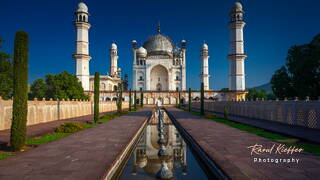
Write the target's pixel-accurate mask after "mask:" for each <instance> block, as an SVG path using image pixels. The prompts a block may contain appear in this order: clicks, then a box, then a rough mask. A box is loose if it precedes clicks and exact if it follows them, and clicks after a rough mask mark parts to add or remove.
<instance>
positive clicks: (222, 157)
mask: <svg viewBox="0 0 320 180" xmlns="http://www.w3.org/2000/svg"><path fill="white" fill-rule="evenodd" d="M167 110H168V111H169V112H170V113H171V114H172V115H173V116H174V117H175V119H176V120H177V122H178V123H179V124H180V125H182V127H183V128H184V129H185V130H186V131H187V133H188V134H189V135H191V136H192V138H193V139H194V140H195V141H196V142H197V143H198V144H199V145H200V147H201V148H202V149H203V150H204V151H205V152H206V153H207V154H208V156H209V157H210V158H211V159H213V160H214V161H215V162H216V163H217V164H218V166H220V168H221V169H222V170H223V171H224V172H225V173H226V174H227V175H228V176H229V177H230V178H231V179H237V180H238V179H259V180H260V179H290V180H303V179H308V180H310V179H319V177H320V171H319V167H320V158H319V157H316V156H313V155H311V154H310V153H307V152H302V153H294V154H292V155H291V154H290V155H287V154H284V153H282V154H275V152H276V148H275V149H274V150H273V151H272V152H273V153H271V154H270V153H263V154H260V155H257V154H253V155H251V150H250V149H249V148H248V147H249V146H252V145H255V144H260V145H263V147H264V148H271V147H272V146H273V145H274V144H275V145H276V146H278V145H279V144H278V143H275V142H273V141H270V140H268V139H265V138H262V137H259V136H256V135H254V134H250V133H247V132H245V131H241V130H238V129H235V128H232V127H228V126H225V125H223V124H221V123H217V122H214V121H212V120H209V119H205V118H202V117H200V116H196V115H193V114H191V113H188V112H185V111H182V110H179V109H176V108H167ZM254 158H261V159H265V158H269V161H271V159H278V160H279V159H291V158H294V159H297V158H298V159H299V163H278V164H276V163H271V162H269V163H267V162H265V163H263V162H262V163H258V162H255V163H254V162H253V160H254ZM266 160H267V159H266ZM278 162H279V161H278Z"/></svg>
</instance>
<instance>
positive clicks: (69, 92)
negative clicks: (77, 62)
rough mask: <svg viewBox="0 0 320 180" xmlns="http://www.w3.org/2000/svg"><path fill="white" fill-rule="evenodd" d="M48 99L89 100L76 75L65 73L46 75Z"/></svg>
mask: <svg viewBox="0 0 320 180" xmlns="http://www.w3.org/2000/svg"><path fill="white" fill-rule="evenodd" d="M46 84H47V91H46V97H47V98H53V99H88V96H87V95H85V94H84V90H83V88H82V85H81V83H80V82H79V81H78V78H77V77H76V76H75V75H72V74H69V73H68V72H66V71H64V72H62V73H60V74H56V75H53V74H48V75H46Z"/></svg>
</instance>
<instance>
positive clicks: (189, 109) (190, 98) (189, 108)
mask: <svg viewBox="0 0 320 180" xmlns="http://www.w3.org/2000/svg"><path fill="white" fill-rule="evenodd" d="M188 98H189V104H188V111H189V112H190V111H191V101H192V97H191V88H189V92H188Z"/></svg>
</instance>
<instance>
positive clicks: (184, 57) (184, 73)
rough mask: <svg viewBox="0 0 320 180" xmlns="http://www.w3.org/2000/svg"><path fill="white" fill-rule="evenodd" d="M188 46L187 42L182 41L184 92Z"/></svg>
mask: <svg viewBox="0 0 320 180" xmlns="http://www.w3.org/2000/svg"><path fill="white" fill-rule="evenodd" d="M186 46H187V42H186V40H182V41H181V51H182V62H181V80H182V84H181V88H182V90H183V91H185V90H186V64H187V62H186Z"/></svg>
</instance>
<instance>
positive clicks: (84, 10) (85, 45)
mask: <svg viewBox="0 0 320 180" xmlns="http://www.w3.org/2000/svg"><path fill="white" fill-rule="evenodd" d="M75 16H76V21H75V22H74V25H75V28H76V31H77V40H76V53H75V54H73V58H74V59H75V60H76V76H77V77H78V79H79V81H80V82H81V84H82V87H83V90H84V91H89V90H90V89H89V76H90V73H89V61H90V59H91V56H90V55H89V29H90V26H91V25H90V24H89V23H88V17H89V13H88V7H87V6H86V5H85V4H84V3H83V2H80V3H79V4H78V9H77V11H76V12H75Z"/></svg>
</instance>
